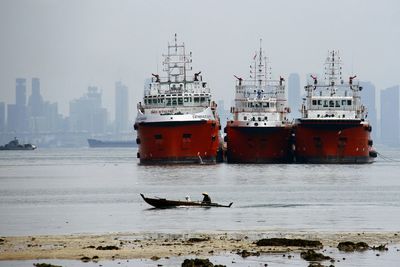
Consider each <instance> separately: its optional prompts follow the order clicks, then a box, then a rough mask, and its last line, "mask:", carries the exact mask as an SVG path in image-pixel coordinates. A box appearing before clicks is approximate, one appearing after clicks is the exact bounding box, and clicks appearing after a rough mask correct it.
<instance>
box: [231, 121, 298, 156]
mask: <svg viewBox="0 0 400 267" xmlns="http://www.w3.org/2000/svg"><path fill="white" fill-rule="evenodd" d="M291 131H292V129H291V127H290V126H282V127H280V126H275V127H246V126H235V125H233V123H231V122H228V124H227V126H226V128H225V132H226V138H227V140H226V142H227V151H226V157H227V161H228V163H289V162H291V160H292V153H291V136H292V133H291Z"/></svg>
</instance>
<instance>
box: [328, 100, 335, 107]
mask: <svg viewBox="0 0 400 267" xmlns="http://www.w3.org/2000/svg"><path fill="white" fill-rule="evenodd" d="M329 107H330V108H333V107H335V103H334V102H333V100H329Z"/></svg>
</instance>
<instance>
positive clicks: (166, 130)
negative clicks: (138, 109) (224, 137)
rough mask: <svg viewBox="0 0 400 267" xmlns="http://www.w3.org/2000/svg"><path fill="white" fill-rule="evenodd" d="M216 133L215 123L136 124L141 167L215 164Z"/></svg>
mask: <svg viewBox="0 0 400 267" xmlns="http://www.w3.org/2000/svg"><path fill="white" fill-rule="evenodd" d="M218 133H219V122H218V121H214V120H210V121H182V122H180V121H173V122H154V123H145V122H142V123H138V124H137V135H138V140H137V141H138V143H139V152H138V157H139V158H140V163H142V164H163V163H165V164H168V163H215V162H216V157H217V151H218V148H219V139H218V138H219V135H218Z"/></svg>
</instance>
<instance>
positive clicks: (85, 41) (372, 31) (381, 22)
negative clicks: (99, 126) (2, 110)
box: [0, 0, 400, 117]
mask: <svg viewBox="0 0 400 267" xmlns="http://www.w3.org/2000/svg"><path fill="white" fill-rule="evenodd" d="M174 33H177V34H178V39H180V40H182V41H184V42H185V44H186V46H187V48H188V49H189V50H190V51H192V52H193V69H194V70H196V71H197V70H201V71H202V74H203V79H205V80H207V81H208V82H209V84H210V86H211V89H212V92H213V95H214V99H216V100H219V99H224V100H225V103H226V104H227V105H229V104H230V101H231V99H232V98H233V95H234V92H233V90H234V78H233V74H236V75H241V76H243V77H247V75H248V66H249V64H250V61H251V59H252V56H253V55H254V51H255V50H256V49H257V48H258V47H259V39H260V38H262V39H263V47H264V49H265V50H266V52H267V54H268V56H269V58H270V61H271V66H272V74H273V76H275V77H276V78H277V77H279V75H282V76H284V77H287V76H288V74H289V73H291V72H298V73H299V74H300V75H301V76H300V77H301V80H302V82H305V74H306V73H310V72H322V71H323V65H322V64H323V61H324V59H325V57H326V55H327V51H328V50H329V49H338V50H340V51H341V54H342V58H343V61H344V64H345V65H344V72H345V73H348V74H349V75H350V74H351V72H352V70H353V72H354V73H355V74H357V75H358V77H359V78H360V79H362V80H366V81H371V82H373V83H374V84H375V85H376V86H377V88H378V89H382V88H386V87H389V86H392V85H395V84H399V83H400V71H399V70H400V52H399V49H400V1H399V0H379V1H372V0H371V1H369V0H335V1H329V0H304V1H301V0H291V1H290V0H277V1H266V0H260V1H233V0H221V1H217V0H201V1H191V0H169V1H166V0H160V1H155V0H144V1H133V0H126V1H124V0H109V1H106V0H93V1H85V0H64V1H57V0H35V1H34V0H0V101H5V102H7V103H14V101H15V78H16V77H26V78H28V79H29V86H28V95H30V79H31V78H32V77H39V78H40V79H41V90H42V95H43V96H44V98H45V99H47V100H50V101H57V102H59V109H60V111H61V112H62V113H63V114H67V113H68V110H69V104H68V103H69V101H70V100H72V99H74V98H78V97H80V96H82V94H83V93H84V92H86V89H87V86H89V85H97V86H98V87H99V88H100V89H102V91H103V103H104V104H105V106H106V107H107V108H111V107H113V106H114V105H113V104H114V83H115V81H117V80H121V81H122V82H123V83H124V84H126V85H127V86H128V87H129V89H130V100H129V101H130V103H131V107H132V112H131V116H132V117H133V116H134V115H135V114H136V110H134V109H135V107H136V103H137V102H138V101H140V98H142V96H143V82H144V80H145V79H146V78H148V77H150V75H151V73H152V72H156V71H157V67H160V66H161V61H162V57H161V54H162V53H164V52H165V51H166V45H167V43H168V41H171V40H172V39H173V35H174ZM160 69H161V68H160ZM345 76H347V75H345ZM110 111H111V116H113V113H114V111H113V110H110Z"/></svg>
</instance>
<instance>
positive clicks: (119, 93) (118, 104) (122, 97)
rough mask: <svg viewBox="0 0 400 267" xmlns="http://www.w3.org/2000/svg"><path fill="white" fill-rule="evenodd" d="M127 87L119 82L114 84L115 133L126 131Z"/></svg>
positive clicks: (127, 110) (127, 122)
mask: <svg viewBox="0 0 400 267" xmlns="http://www.w3.org/2000/svg"><path fill="white" fill-rule="evenodd" d="M128 112H129V106H128V87H126V86H125V85H123V84H122V83H121V82H116V83H115V132H117V133H121V132H126V131H127V130H128V125H129V121H128Z"/></svg>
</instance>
